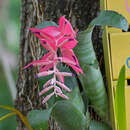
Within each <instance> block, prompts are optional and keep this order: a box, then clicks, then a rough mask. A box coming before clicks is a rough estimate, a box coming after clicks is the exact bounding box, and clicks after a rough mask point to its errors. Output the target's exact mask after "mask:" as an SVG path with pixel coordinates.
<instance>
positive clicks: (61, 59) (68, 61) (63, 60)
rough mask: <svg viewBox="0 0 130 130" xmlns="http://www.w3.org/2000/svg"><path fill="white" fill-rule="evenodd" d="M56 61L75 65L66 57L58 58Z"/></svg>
mask: <svg viewBox="0 0 130 130" xmlns="http://www.w3.org/2000/svg"><path fill="white" fill-rule="evenodd" d="M57 59H58V61H60V62H63V63H66V64H72V65H76V64H75V62H73V61H72V60H70V59H68V58H66V57H58V58H57Z"/></svg>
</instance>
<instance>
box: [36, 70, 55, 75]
mask: <svg viewBox="0 0 130 130" xmlns="http://www.w3.org/2000/svg"><path fill="white" fill-rule="evenodd" d="M53 73H54V71H51V70H50V71H43V72H40V73H38V74H37V75H36V77H42V76H47V75H51V74H53Z"/></svg>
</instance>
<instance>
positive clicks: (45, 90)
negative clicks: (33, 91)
mask: <svg viewBox="0 0 130 130" xmlns="http://www.w3.org/2000/svg"><path fill="white" fill-rule="evenodd" d="M52 88H53V86H50V87H47V88H44V89H43V90H42V91H41V92H40V93H39V96H41V95H43V94H44V93H46V92H48V91H49V90H50V89H52Z"/></svg>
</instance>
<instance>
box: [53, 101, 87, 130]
mask: <svg viewBox="0 0 130 130" xmlns="http://www.w3.org/2000/svg"><path fill="white" fill-rule="evenodd" d="M52 116H53V117H54V118H55V120H56V121H57V122H58V123H59V125H60V126H61V127H62V128H63V129H64V130H86V128H87V124H86V117H85V116H84V114H83V113H81V111H79V109H77V108H76V106H75V105H74V104H73V103H72V102H70V101H67V100H65V101H58V102H57V103H56V104H55V105H54V107H53V109H52Z"/></svg>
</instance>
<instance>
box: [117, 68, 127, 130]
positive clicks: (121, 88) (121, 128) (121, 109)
mask: <svg viewBox="0 0 130 130" xmlns="http://www.w3.org/2000/svg"><path fill="white" fill-rule="evenodd" d="M125 106H126V105H125V66H123V67H122V68H121V70H120V74H119V78H118V83H117V86H116V91H115V116H116V121H117V125H118V130H126V108H125Z"/></svg>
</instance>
